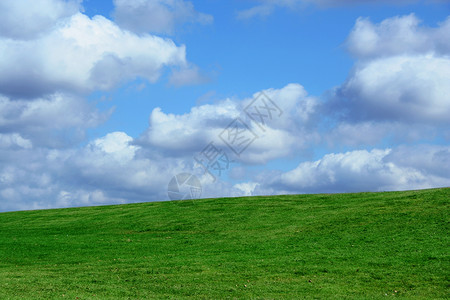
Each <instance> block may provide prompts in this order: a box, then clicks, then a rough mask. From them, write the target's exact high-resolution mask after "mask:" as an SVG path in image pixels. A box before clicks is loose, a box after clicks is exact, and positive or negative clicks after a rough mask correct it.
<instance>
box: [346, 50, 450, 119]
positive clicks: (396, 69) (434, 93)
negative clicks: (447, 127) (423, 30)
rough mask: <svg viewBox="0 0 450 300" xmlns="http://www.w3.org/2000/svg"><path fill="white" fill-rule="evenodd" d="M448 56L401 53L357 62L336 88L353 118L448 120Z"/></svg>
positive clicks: (449, 71)
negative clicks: (359, 63) (345, 79)
mask: <svg viewBox="0 0 450 300" xmlns="http://www.w3.org/2000/svg"><path fill="white" fill-rule="evenodd" d="M448 82H450V59H448V58H447V57H436V56H433V55H418V56H408V55H400V56H393V57H386V58H380V59H375V60H371V61H370V62H369V63H366V64H362V65H358V66H357V67H356V68H355V70H354V71H353V72H352V74H351V75H350V77H349V78H348V79H347V81H346V82H345V83H344V84H343V85H342V86H341V87H340V88H339V89H338V91H337V96H338V97H339V100H340V101H339V102H338V103H337V105H341V106H342V105H345V109H348V112H347V115H346V117H347V118H351V119H352V120H400V121H409V122H411V121H414V122H431V123H441V124H443V123H445V124H449V122H450V119H449V118H448V115H449V114H450V99H449V98H448V95H450V85H448V84H447V83H448Z"/></svg>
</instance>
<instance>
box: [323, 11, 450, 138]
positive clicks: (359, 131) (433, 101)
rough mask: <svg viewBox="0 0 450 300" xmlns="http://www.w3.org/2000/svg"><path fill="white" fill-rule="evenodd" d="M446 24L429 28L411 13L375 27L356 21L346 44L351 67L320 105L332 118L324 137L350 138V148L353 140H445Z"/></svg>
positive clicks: (449, 109) (448, 104) (448, 90)
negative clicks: (437, 138)
mask: <svg viewBox="0 0 450 300" xmlns="http://www.w3.org/2000/svg"><path fill="white" fill-rule="evenodd" d="M449 20H450V19H449V18H447V20H445V21H444V22H442V23H440V24H439V25H438V26H437V27H435V28H429V27H425V26H422V25H420V20H419V19H417V18H416V17H415V16H414V15H412V14H411V15H407V16H401V17H393V18H389V19H386V20H384V21H382V22H380V23H378V24H374V23H372V22H371V21H370V20H368V19H361V18H360V19H358V20H357V21H356V24H355V26H354V28H353V30H352V32H351V33H350V35H349V38H348V39H347V42H346V45H347V47H348V49H349V51H350V52H351V53H352V54H353V55H354V56H355V58H356V59H357V61H356V63H355V66H354V68H353V70H352V71H351V72H350V74H349V76H348V78H347V80H346V81H345V82H344V83H343V84H342V85H341V86H339V87H337V88H336V89H334V91H333V92H332V94H333V96H332V97H331V99H330V100H329V101H328V102H327V103H326V104H325V105H324V106H323V108H324V113H325V114H327V115H331V116H334V117H336V120H337V121H336V122H337V124H336V127H335V128H333V129H331V132H330V134H329V135H328V137H329V138H332V135H335V140H339V139H336V137H337V138H339V137H341V138H343V140H344V141H346V140H347V141H349V139H351V138H353V141H354V143H353V146H354V145H355V144H357V142H358V141H361V142H362V143H363V144H364V143H372V145H374V144H376V143H377V142H380V141H381V140H383V138H385V137H394V138H395V139H397V140H403V141H405V140H408V139H409V140H420V139H424V138H435V137H436V136H441V137H444V136H446V135H447V134H448V131H449V130H448V125H449V124H450V123H449V122H450V119H449V118H448V115H449V114H450V98H449V97H448V95H450V86H449V85H448V84H447V83H448V82H450V59H449V57H450V56H449V55H450V47H449V45H448V41H449V40H450V26H449V24H450V23H449ZM351 135H353V137H351ZM349 142H350V143H351V141H349Z"/></svg>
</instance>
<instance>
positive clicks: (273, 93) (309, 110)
mask: <svg viewBox="0 0 450 300" xmlns="http://www.w3.org/2000/svg"><path fill="white" fill-rule="evenodd" d="M264 93H265V94H266V95H267V96H268V97H269V98H270V99H272V101H273V102H274V103H276V105H278V106H279V108H280V109H281V110H282V113H283V116H282V117H278V116H277V115H275V114H274V116H273V117H272V119H271V120H270V119H269V118H266V120H267V124H266V126H265V128H264V130H263V129H261V128H260V127H259V126H258V125H257V124H256V123H255V122H254V121H252V120H250V119H249V118H248V116H247V115H246V114H245V112H244V108H245V107H247V106H248V105H250V104H251V102H252V101H253V99H254V97H257V96H258V95H259V93H255V95H254V97H253V98H248V99H244V100H242V101H237V100H230V99H227V100H224V101H222V102H219V103H216V104H213V105H211V104H207V105H201V106H198V107H193V108H192V109H191V111H190V112H189V113H187V114H183V115H174V114H166V113H164V112H163V111H162V110H161V109H160V108H156V109H154V110H153V112H152V113H151V115H150V118H149V128H148V129H147V130H146V132H145V133H144V134H143V135H142V137H141V138H140V140H139V144H141V145H145V146H146V147H151V148H156V149H159V150H161V151H162V152H164V153H165V154H166V155H173V156H186V155H187V156H191V157H192V156H193V155H194V154H196V153H197V152H199V151H201V150H203V148H205V147H206V146H207V145H208V144H209V143H210V142H214V143H215V145H217V146H219V147H221V148H223V149H227V147H228V146H227V145H226V144H225V143H224V142H223V140H222V139H220V137H219V136H220V135H221V134H222V133H223V132H224V130H225V129H226V128H227V127H228V125H229V124H230V123H231V122H233V121H234V120H235V119H236V118H237V117H240V118H241V119H242V121H243V122H245V123H246V124H247V126H248V127H249V128H250V130H252V131H253V133H254V134H255V135H256V136H257V138H256V139H255V140H254V142H253V143H252V144H250V146H248V148H247V149H246V150H245V151H244V152H242V154H241V156H240V157H239V158H236V159H237V160H239V161H241V162H244V163H262V162H267V161H269V160H271V159H275V158H278V157H283V156H286V155H289V154H292V153H293V152H294V151H295V150H298V149H301V148H304V147H306V145H307V143H308V142H311V141H313V140H315V139H317V138H318V137H317V134H316V133H315V132H314V131H311V130H310V126H312V125H311V124H310V123H311V122H312V116H313V115H314V113H315V107H316V105H317V103H316V101H317V100H316V99H315V98H313V97H308V96H307V93H306V91H305V90H304V88H303V87H302V86H301V85H299V84H289V85H287V86H285V87H283V88H282V89H269V90H265V91H264ZM258 103H259V102H258ZM258 105H261V103H259V104H258ZM262 113H265V111H264V110H262ZM225 134H226V133H225Z"/></svg>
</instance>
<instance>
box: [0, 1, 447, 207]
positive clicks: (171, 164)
mask: <svg viewBox="0 0 450 300" xmlns="http://www.w3.org/2000/svg"><path fill="white" fill-rule="evenodd" d="M448 170H450V1H438V0H401V1H375V0H345V1H342V0H341V1H336V0H317V1H313V0H280V1H273V0H254V1H252V0H239V1H238V0H229V1H223V0H201V1H185V0H111V1H107V0H105V1H100V0H84V1H81V0H33V1H27V0H3V1H1V2H0V211H15V210H31V209H45V208H62V207H77V206H90V205H108V204H121V203H133V202H146V201H166V200H170V199H189V198H196V197H202V198H213V197H237V196H251V195H278V194H303V193H342V192H366V191H394V190H409V189H423V188H433V187H448V186H450V172H449V171H448Z"/></svg>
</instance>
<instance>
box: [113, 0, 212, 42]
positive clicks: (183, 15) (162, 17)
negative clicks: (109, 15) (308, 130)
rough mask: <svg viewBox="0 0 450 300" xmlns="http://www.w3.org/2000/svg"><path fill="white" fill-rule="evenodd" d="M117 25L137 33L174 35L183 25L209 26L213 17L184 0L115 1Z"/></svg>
mask: <svg viewBox="0 0 450 300" xmlns="http://www.w3.org/2000/svg"><path fill="white" fill-rule="evenodd" d="M114 5H115V11H114V17H115V20H116V21H117V23H118V24H119V25H120V26H122V27H124V28H126V29H129V30H132V31H134V32H137V33H143V32H152V33H165V34H172V33H173V32H174V30H175V28H176V27H177V25H181V24H183V23H188V22H189V23H200V24H209V23H211V22H212V21H213V17H212V16H211V15H208V14H204V13H200V12H197V11H196V10H195V9H194V5H193V4H192V3H191V2H189V1H184V0H114Z"/></svg>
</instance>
